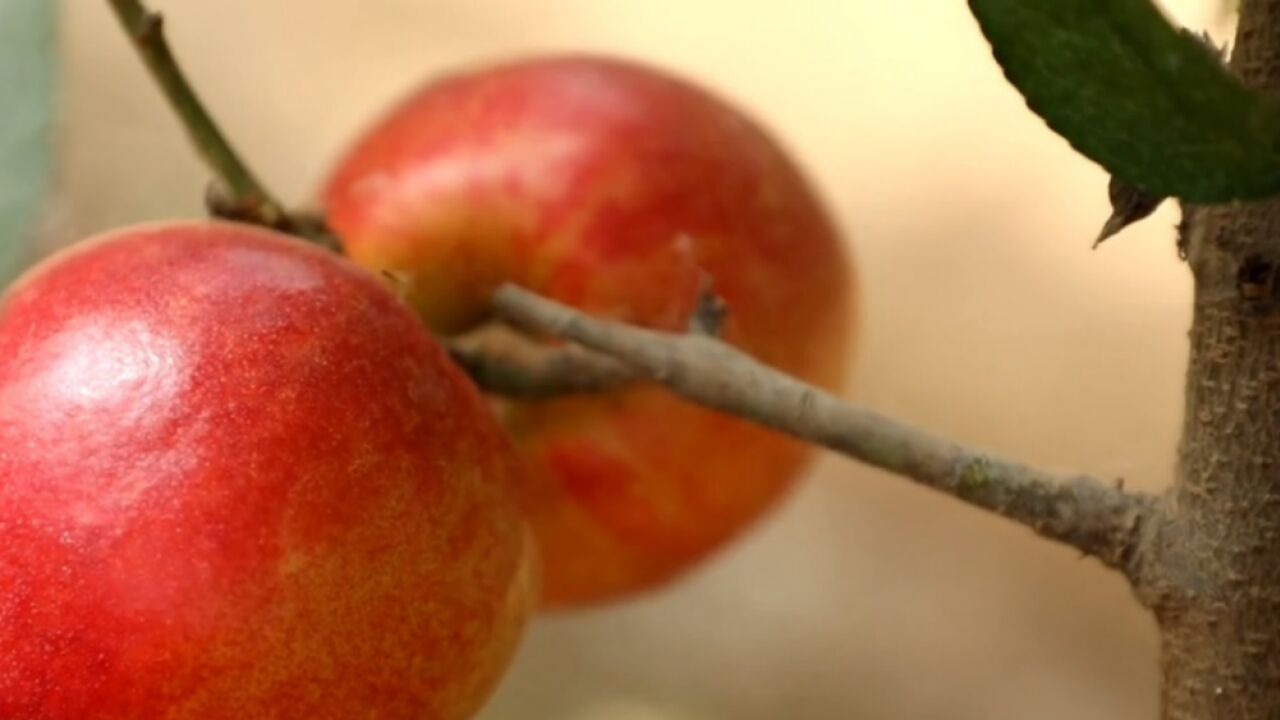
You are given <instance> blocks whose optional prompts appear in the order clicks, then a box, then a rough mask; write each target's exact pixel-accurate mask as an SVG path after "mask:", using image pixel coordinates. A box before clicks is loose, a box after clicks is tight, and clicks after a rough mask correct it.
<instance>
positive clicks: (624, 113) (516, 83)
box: [323, 56, 854, 607]
mask: <svg viewBox="0 0 1280 720" xmlns="http://www.w3.org/2000/svg"><path fill="white" fill-rule="evenodd" d="M323 202H324V206H325V208H326V210H327V212H328V215H329V220H330V222H331V223H332V225H333V227H334V228H335V229H336V230H337V232H338V233H339V234H340V235H341V237H342V238H343V242H344V244H345V247H346V250H347V252H348V253H349V255H350V256H351V257H352V258H353V259H354V260H356V261H357V262H358V263H361V264H362V265H365V266H366V267H369V268H371V269H373V270H376V271H390V272H391V274H392V275H393V276H394V277H397V278H398V281H399V282H400V283H402V290H403V292H405V293H406V295H407V297H408V298H409V299H410V301H411V302H412V303H413V304H414V305H415V306H416V307H417V309H418V310H419V312H420V313H421V314H422V315H423V316H424V317H425V318H426V319H427V320H428V322H429V323H430V324H431V325H433V326H434V327H435V328H436V329H437V330H439V331H444V332H453V331H462V330H466V329H468V328H471V327H474V326H476V325H477V324H478V323H482V322H483V321H484V320H485V319H486V313H487V299H488V297H489V294H490V293H491V291H492V290H493V289H494V288H495V287H496V286H497V284H498V283H500V282H501V281H504V280H506V281H513V282H516V283H519V284H521V285H524V286H526V287H528V288H531V289H533V290H535V291H537V292H540V293H543V294H545V295H548V296H550V297H553V298H556V299H558V300H561V301H563V302H566V303H569V304H571V305H574V306H576V307H579V308H582V309H585V310H587V311H589V312H591V313H594V314H597V315H602V316H606V317H612V318H618V319H622V320H626V321H629V322H632V323H636V324H640V325H645V326H650V327H658V328H668V329H681V328H683V327H684V326H685V324H686V322H687V320H688V317H689V315H690V312H691V311H692V309H693V307H694V304H695V300H696V297H697V290H698V284H699V275H700V272H702V271H705V272H707V273H709V274H710V276H711V277H712V278H713V279H714V288H715V291H716V292H717V293H718V294H719V295H720V296H721V297H723V298H724V300H725V301H727V303H728V307H729V317H728V323H727V325H726V327H725V329H724V336H725V338H726V339H727V340H729V341H730V342H732V343H734V344H736V345H738V346H740V347H743V348H745V349H747V350H748V351H750V352H751V353H753V354H755V355H756V356H757V357H759V358H761V359H763V360H764V361H765V362H768V363H770V364H772V365H775V366H777V367H780V368H782V369H784V370H787V371H789V372H791V373H794V374H796V375H799V376H801V377H803V378H807V379H809V380H811V381H814V382H816V383H818V384H820V385H824V386H826V387H829V388H837V387H839V386H840V383H841V381H842V379H843V375H844V372H845V370H846V368H847V366H848V364H849V352H850V350H851V348H850V345H851V342H850V340H851V334H852V330H853V320H854V318H853V314H852V306H853V298H854V282H853V277H852V271H851V264H850V262H849V259H848V257H847V256H846V252H845V249H844V248H843V247H842V243H841V240H840V238H839V236H838V233H837V231H836V229H835V228H834V227H833V224H832V222H831V221H830V219H829V217H828V215H827V213H826V211H825V210H824V208H823V207H822V205H821V203H820V202H819V200H818V198H817V197H816V196H815V193H814V191H813V190H812V189H811V188H810V186H809V184H808V183H807V182H806V180H805V179H804V177H803V176H802V175H801V173H800V171H799V170H798V169H797V167H796V166H795V165H794V164H793V163H792V162H791V161H790V160H789V159H788V157H787V156H786V154H785V153H784V151H783V150H782V149H780V148H779V146H778V145H777V144H776V143H775V142H774V141H773V140H772V139H771V138H770V137H769V136H768V135H767V134H766V133H765V132H764V131H763V130H762V129H761V128H760V127H758V126H757V125H755V124H754V123H753V122H751V121H750V120H749V119H747V118H746V117H744V115H743V114H741V113H740V112H738V111H737V110H735V109H733V108H731V107H729V106H728V105H726V104H725V103H723V102H721V101H719V100H717V99H716V98H714V97H712V96H711V95H709V94H708V93H707V92H705V91H703V90H701V89H699V88H697V87H694V86H693V85H690V84H688V83H687V82H684V81H681V80H678V79H675V78H673V77H670V76H668V75H666V74H664V73H662V72H659V71H656V70H653V69H649V68H646V67H642V66H638V65H633V64H629V63H625V62H620V61H616V60H609V59H603V58H597V57H579V56H570V57H552V58H544V59H534V60H529V61H524V62H516V63H513V64H507V65H500V66H496V67H490V68H486V69H480V70H478V71H475V72H471V73H467V74H460V75H456V76H453V77H449V78H445V79H443V80H440V81H438V82H435V83H432V84H430V85H428V86H426V87H425V88H423V89H421V90H420V91H418V92H417V93H416V94H413V95H412V96H411V97H409V98H408V99H407V100H406V101H405V102H404V103H402V104H401V105H399V106H398V107H397V108H395V109H393V110H392V111H391V112H390V114H388V115H387V116H386V117H384V118H383V119H382V120H381V121H380V122H379V123H377V124H376V125H375V126H374V127H372V129H371V130H370V131H369V132H367V133H366V134H365V135H364V136H363V137H362V138H361V139H360V140H359V141H358V142H357V143H356V144H355V145H354V147H353V148H352V149H351V150H350V151H349V152H348V153H347V154H346V156H345V157H344V158H343V159H342V160H341V162H340V163H339V164H338V166H337V169H336V171H335V172H334V173H333V174H332V176H331V177H330V179H329V180H328V181H327V184H326V185H325V187H324V189H323ZM503 414H504V417H505V420H506V422H507V425H508V427H509V428H510V429H511V431H512V434H513V437H514V438H515V441H516V444H517V446H518V447H519V450H520V452H521V454H522V455H523V456H524V458H525V459H526V460H527V462H528V463H529V466H530V468H531V473H530V475H531V483H532V486H531V487H529V488H528V491H529V496H530V498H531V500H532V507H533V512H534V520H535V529H536V532H537V535H538V538H539V540H540V542H541V545H542V556H543V558H544V563H543V587H544V596H543V603H544V606H546V607H557V606H570V605H580V604H585V603H591V602H597V601H602V600H606V599H610V598H614V597H617V596H620V595H623V594H626V593H630V592H634V591H638V590H641V589H644V588H649V587H653V586H656V585H658V584H661V583H663V582H664V581H666V580H668V579H669V578H671V577H673V576H675V575H676V574H678V573H679V572H680V571H682V570H685V569H687V568H689V567H691V566H692V565H693V564H694V563H695V561H697V560H698V559H700V558H703V557H704V556H706V555H708V554H709V553H710V552H711V551H712V550H713V549H714V548H716V547H718V546H720V545H722V544H723V543H724V542H725V541H726V540H727V539H729V538H730V537H732V536H733V535H735V534H736V533H738V532H739V531H740V530H742V529H743V528H744V527H745V526H746V525H747V524H749V523H750V522H751V521H752V520H753V519H755V518H757V517H758V516H760V515H761V514H762V512H764V511H765V510H766V509H767V508H769V507H770V506H772V505H774V504H775V503H776V501H777V500H778V499H779V497H781V496H782V495H783V493H784V491H785V490H786V489H787V488H788V487H789V486H790V485H792V483H793V481H794V480H795V479H796V478H797V477H798V476H799V475H800V473H801V471H802V469H803V467H804V465H805V461H806V459H807V458H808V457H809V456H810V453H809V451H807V450H806V449H805V448H803V447H801V446H800V445H799V444H797V443H795V442H792V441H789V440H786V439H784V438H782V437H781V436H780V435H776V434H772V433H770V432H767V431H764V430H761V429H759V428H756V427H752V426H750V425H748V424H746V423H744V422H740V421H737V420H733V419H730V418H727V417H724V416H721V415H717V414H714V413H712V412H709V411H705V410H702V409H699V408H696V407H693V406H691V405H689V404H686V403H684V402H682V401H680V400H677V399H675V398H673V397H671V396H669V395H667V394H665V393H664V392H663V391H661V390H657V389H654V388H643V389H635V390H629V391H625V392H613V393H609V394H607V395H605V396H603V397H578V398H566V399H557V400H554V401H550V402H536V403H520V404H516V403H509V404H507V405H506V407H504V408H503Z"/></svg>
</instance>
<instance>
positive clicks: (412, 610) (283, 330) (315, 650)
mask: <svg viewBox="0 0 1280 720" xmlns="http://www.w3.org/2000/svg"><path fill="white" fill-rule="evenodd" d="M517 471H518V469H517V461H516V458H515V457H514V454H513V453H512V449H511V447H510V445H509V442H508V441H507V440H506V438H505V437H504V433H503V432H502V430H501V428H500V427H499V426H498V425H497V423H496V422H495V421H494V420H493V418H492V415H491V413H490V412H489V410H488V409H487V407H486V406H485V403H484V400H483V398H482V397H480V396H479V394H478V393H476V392H475V391H474V389H473V388H472V386H471V385H470V383H469V382H468V380H467V379H466V378H465V376H463V375H462V374H461V373H460V372H459V371H458V370H457V368H456V367H455V366H454V365H453V364H452V363H451V362H450V360H449V359H448V357H447V355H446V354H445V353H444V352H443V351H442V350H441V348H440V347H439V346H438V345H437V344H436V343H435V342H434V341H433V340H432V339H431V338H430V337H429V336H428V334H427V333H426V332H425V331H424V330H423V329H422V326H421V322H420V321H419V320H418V319H417V318H416V317H415V316H414V315H413V313H412V312H411V311H409V310H408V309H407V308H406V307H404V306H403V304H402V303H401V302H400V301H399V300H397V299H396V298H395V297H394V295H393V294H391V293H390V292H388V291H387V290H386V289H385V288H383V287H382V286H381V285H380V284H379V282H378V281H377V280H376V279H373V278H370V277H369V276H368V275H367V273H365V272H364V271H363V270H360V269H359V268H357V267H355V266H354V265H351V264H350V263H348V262H346V261H345V260H342V259H340V258H337V257H336V256H333V255H331V254H329V253H326V252H323V251H321V250H318V249H315V248H313V247H310V246H307V245H305V244H303V243H301V242H298V241H296V240H292V239H290V238H286V237H284V236H282V235H278V234H276V233H272V232H269V231H264V230H259V229H254V228H250V227H247V226H241V225H233V224H229V223H204V222H174V223H166V224H156V225H147V226H139V227H133V228H128V229H124V230H120V231H117V232H114V233H111V234H110V235H108V236H105V237H101V238H98V239H97V240H94V241H89V242H86V243H83V244H81V245H80V246H78V247H75V248H72V249H70V250H68V251H64V252H63V253H61V254H59V255H57V256H55V257H54V258H52V259H50V260H48V261H46V262H45V263H44V264H42V265H40V266H39V267H37V268H35V269H33V270H31V271H29V272H28V274H27V275H26V276H24V278H23V279H21V280H19V281H18V283H17V284H16V285H15V286H13V287H12V288H11V289H10V290H9V291H8V292H7V294H6V295H5V296H4V297H3V300H0V588H2V591H0V717H3V718H15V719H17V718H21V719H22V720H86V719H88V718H94V719H95V720H120V719H124V718H128V719H130V720H142V719H144V718H145V719H147V720H163V719H170V718H202V719H205V720H233V719H235V720H240V719H244V718H259V717H290V718H292V717H296V718H303V717H305V718H334V719H338V718H343V719H348V718H354V717H373V716H377V717H386V718H410V717H412V718H433V719H437V720H453V719H461V718H467V717H471V716H472V714H473V713H474V712H475V711H476V709H477V708H478V707H479V705H480V704H481V703H482V702H483V700H484V699H485V697H486V696H487V695H488V693H489V691H490V688H491V687H492V686H493V684H494V683H495V681H496V679H497V677H498V676H499V675H500V673H501V672H502V670H503V669H504V667H505V666H506V664H507V662H508V660H509V657H510V655H511V653H512V650H513V647H514V646H515V644H516V642H517V641H518V638H519V636H520V633H521V630H522V627H523V625H524V622H525V619H526V616H527V614H528V612H529V610H530V606H531V605H532V603H533V601H534V600H535V599H536V588H535V583H534V576H533V572H535V571H536V568H535V567H533V566H534V565H535V564H536V563H534V562H533V561H532V560H531V556H530V555H529V552H530V548H531V545H530V544H529V543H528V542H526V536H527V529H526V524H525V522H524V520H523V512H522V510H521V509H520V508H519V507H518V506H517V498H516V495H515V492H514V489H515V483H516V479H515V476H516V473H517Z"/></svg>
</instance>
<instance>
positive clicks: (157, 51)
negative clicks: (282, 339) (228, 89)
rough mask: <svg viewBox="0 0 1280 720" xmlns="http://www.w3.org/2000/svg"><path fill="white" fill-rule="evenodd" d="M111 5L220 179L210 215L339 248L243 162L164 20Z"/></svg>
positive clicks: (115, 1)
mask: <svg viewBox="0 0 1280 720" xmlns="http://www.w3.org/2000/svg"><path fill="white" fill-rule="evenodd" d="M110 2H111V7H112V9H113V10H114V11H115V14H116V18H117V19H118V20H119V21H120V25H121V27H122V28H124V31H125V33H126V34H127V35H128V36H129V38H130V40H131V41H132V44H133V46H134V48H135V49H136V50H137V51H138V55H139V57H141V58H142V62H143V63H144V64H145V65H146V66H147V70H149V71H150V72H151V77H152V78H153V79H154V80H155V82H156V85H158V86H159V87H160V90H161V92H162V93H163V94H164V97H165V99H166V100H168V102H169V106H170V107H171V108H172V109H173V111H174V113H175V114H176V115H177V116H178V119H179V120H180V121H181V122H182V125H183V127H184V128H186V131H187V135H188V137H190V139H191V142H192V143H193V144H194V145H195V147H196V150H197V151H198V152H199V154H200V157H201V158H202V159H203V160H204V163H205V165H206V166H207V167H208V168H209V170H210V171H211V172H213V174H214V177H215V178H216V180H215V182H214V184H213V185H212V186H211V188H210V190H209V194H208V196H207V198H206V200H207V203H206V204H207V205H208V207H209V211H210V212H211V213H212V214H213V215H216V216H218V217H225V218H228V219H233V220H239V221H242V222H249V223H253V224H255V225H262V226H265V227H269V228H273V229H276V230H280V231H282V232H287V233H290V234H293V235H297V236H299V237H302V238H304V239H306V240H310V241H311V242H314V243H316V244H319V245H322V246H324V247H328V248H330V249H336V248H337V247H338V243H337V241H336V239H335V238H334V236H333V233H331V232H330V231H329V230H328V228H327V227H325V225H324V224H323V223H317V222H314V221H313V220H312V219H310V218H295V217H294V216H293V215H291V214H290V213H289V212H288V211H286V210H285V208H284V206H283V205H281V204H280V202H279V201H277V200H276V199H275V198H274V197H273V196H272V195H271V193H270V192H268V191H267V189H266V188H265V187H263V185H262V183H260V182H259V181H258V179H257V177H255V176H254V174H253V172H252V171H251V170H250V169H249V167H248V165H246V164H245V163H244V161H242V160H241V159H240V156H239V155H238V154H237V153H236V151H235V148H233V147H232V146H231V143H230V142H229V141H228V140H227V139H226V137H225V136H223V134H222V131H221V130H220V129H219V128H218V125H217V123H216V122H214V120H213V117H212V116H211V115H210V114H209V112H208V111H207V110H205V107H204V104H203V103H201V102H200V97H199V96H198V95H196V92H195V90H194V89H193V88H192V87H191V85H190V83H188V82H187V78H186V76H185V75H184V74H183V72H182V68H181V67H180V66H179V65H178V61H177V60H176V59H175V58H174V57H173V53H172V51H171V50H170V49H169V43H168V42H167V41H166V40H165V37H164V22H163V19H162V18H161V16H160V15H159V14H158V13H154V12H151V11H150V10H148V9H147V8H146V6H144V5H143V4H142V2H140V0H110Z"/></svg>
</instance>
